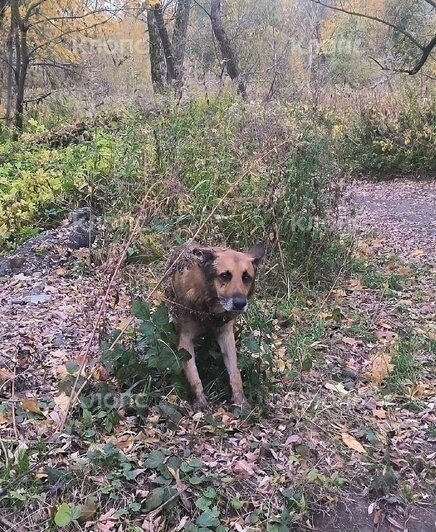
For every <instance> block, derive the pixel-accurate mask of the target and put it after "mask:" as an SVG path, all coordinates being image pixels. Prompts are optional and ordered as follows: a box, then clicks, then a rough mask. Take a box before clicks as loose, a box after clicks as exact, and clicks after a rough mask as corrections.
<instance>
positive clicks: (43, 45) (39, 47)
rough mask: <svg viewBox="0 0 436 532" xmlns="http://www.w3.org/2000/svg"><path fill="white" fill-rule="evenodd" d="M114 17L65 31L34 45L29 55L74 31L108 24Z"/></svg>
mask: <svg viewBox="0 0 436 532" xmlns="http://www.w3.org/2000/svg"><path fill="white" fill-rule="evenodd" d="M112 19H113V15H111V16H110V17H108V18H106V19H105V20H101V21H99V22H96V23H94V24H91V25H90V26H86V27H85V28H74V29H71V30H69V31H66V32H65V33H62V34H60V35H57V36H56V37H53V38H52V39H49V40H48V41H45V42H43V43H41V44H39V45H37V46H34V47H33V48H32V50H30V52H29V57H31V56H33V55H35V53H36V52H37V51H38V50H40V49H41V48H45V47H46V46H49V45H50V44H53V43H55V42H56V41H58V40H59V39H64V38H65V37H67V36H68V35H72V34H74V33H81V32H83V31H89V30H92V29H94V28H96V27H98V26H101V25H102V24H106V23H107V22H109V21H110V20H112Z"/></svg>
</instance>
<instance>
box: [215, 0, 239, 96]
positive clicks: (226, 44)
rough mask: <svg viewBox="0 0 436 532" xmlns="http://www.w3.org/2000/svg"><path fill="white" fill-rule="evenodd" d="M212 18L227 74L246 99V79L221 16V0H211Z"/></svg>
mask: <svg viewBox="0 0 436 532" xmlns="http://www.w3.org/2000/svg"><path fill="white" fill-rule="evenodd" d="M210 20H211V23H212V30H213V34H214V35H215V38H216V40H217V41H218V45H219V47H220V50H221V55H222V58H223V61H224V64H225V67H226V70H227V74H228V75H229V77H230V78H231V80H232V81H234V82H236V83H237V87H238V89H237V90H238V94H240V95H241V96H242V97H243V98H244V99H246V98H247V89H246V85H245V81H244V79H243V77H242V76H241V71H240V70H239V65H238V61H237V59H236V55H235V52H234V51H233V48H232V45H231V43H230V39H229V38H228V36H227V34H226V32H225V30H224V25H223V21H222V17H221V0H211V3H210Z"/></svg>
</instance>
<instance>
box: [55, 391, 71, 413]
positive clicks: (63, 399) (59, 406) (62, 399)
mask: <svg viewBox="0 0 436 532" xmlns="http://www.w3.org/2000/svg"><path fill="white" fill-rule="evenodd" d="M54 402H55V403H56V408H55V410H56V412H58V413H59V414H65V413H66V412H67V410H68V407H69V405H70V398H69V397H68V395H67V394H65V393H60V394H59V395H58V396H56V397H55V398H54ZM61 418H62V416H61Z"/></svg>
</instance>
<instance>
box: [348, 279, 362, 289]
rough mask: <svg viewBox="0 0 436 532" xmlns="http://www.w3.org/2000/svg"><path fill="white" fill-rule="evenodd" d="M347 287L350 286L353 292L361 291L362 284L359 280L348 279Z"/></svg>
mask: <svg viewBox="0 0 436 532" xmlns="http://www.w3.org/2000/svg"><path fill="white" fill-rule="evenodd" d="M347 284H348V286H350V287H351V288H352V289H353V290H356V291H357V290H363V284H362V281H361V280H360V279H350V280H349V281H348V283H347Z"/></svg>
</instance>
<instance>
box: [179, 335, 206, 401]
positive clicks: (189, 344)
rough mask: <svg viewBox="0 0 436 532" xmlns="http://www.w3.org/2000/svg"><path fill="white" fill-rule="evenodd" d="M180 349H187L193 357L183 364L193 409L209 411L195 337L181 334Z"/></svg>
mask: <svg viewBox="0 0 436 532" xmlns="http://www.w3.org/2000/svg"><path fill="white" fill-rule="evenodd" d="M179 349H185V350H186V351H188V353H189V354H190V355H191V358H190V359H189V360H185V361H184V362H183V369H184V370H185V375H186V379H187V381H188V383H189V387H190V388H191V392H192V395H193V399H194V400H193V407H194V409H195V410H204V409H207V408H208V404H207V399H206V396H205V395H204V391H203V385H202V384H201V380H200V376H199V374H198V369H197V364H196V363H195V351H194V337H193V336H192V335H190V334H187V333H181V334H180V339H179Z"/></svg>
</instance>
